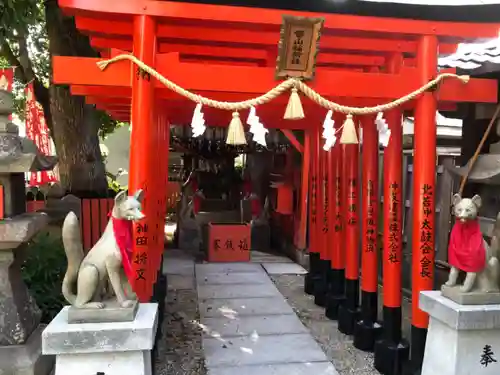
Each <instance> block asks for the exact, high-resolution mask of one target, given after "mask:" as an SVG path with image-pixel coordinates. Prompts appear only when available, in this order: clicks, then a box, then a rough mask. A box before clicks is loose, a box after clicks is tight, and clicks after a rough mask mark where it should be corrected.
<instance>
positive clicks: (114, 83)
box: [53, 0, 500, 121]
mask: <svg viewBox="0 0 500 375" xmlns="http://www.w3.org/2000/svg"><path fill="white" fill-rule="evenodd" d="M58 2H59V5H60V7H61V8H62V9H63V11H64V12H65V13H66V14H68V15H72V16H75V21H76V26H77V28H78V29H79V30H80V31H81V32H82V33H84V34H86V35H88V36H89V37H90V42H91V45H92V46H93V47H94V48H95V49H96V50H98V51H99V52H100V53H101V56H102V57H103V58H107V57H110V56H113V55H117V54H122V53H128V52H131V51H132V49H133V40H132V39H133V32H134V24H133V17H134V15H149V16H154V17H155V18H156V21H157V29H156V37H157V42H158V46H157V51H158V55H157V56H158V57H157V59H156V60H157V61H156V64H157V66H156V68H157V70H158V71H159V72H160V73H161V74H163V75H165V76H166V77H167V76H168V78H169V79H172V80H173V81H174V82H176V83H177V84H179V85H181V86H182V87H184V88H186V89H190V90H193V91H194V92H196V93H199V94H200V95H203V93H204V92H205V93H206V95H207V96H209V97H211V98H213V99H216V100H227V101H238V100H242V99H243V98H244V99H247V98H248V97H252V96H255V95H256V94H257V93H258V94H261V93H263V92H266V91H267V90H269V89H270V88H271V87H273V86H275V85H276V81H275V79H274V67H275V65H276V57H277V53H278V43H279V41H280V29H281V25H282V22H283V15H291V16H305V17H321V18H323V19H324V26H323V30H322V33H321V38H320V40H319V53H318V55H317V60H316V66H317V70H318V71H317V79H315V80H314V87H315V89H318V90H319V91H320V92H322V94H323V95H325V96H326V97H331V98H335V96H332V95H334V94H335V95H337V94H338V96H337V98H339V97H343V98H360V97H361V96H360V95H362V97H363V98H368V99H367V100H368V101H366V102H363V105H374V104H380V102H381V101H382V102H385V101H387V100H390V99H393V98H394V97H400V96H401V95H405V94H407V93H408V92H410V91H412V90H414V89H415V85H416V83H415V82H414V81H415V74H414V70H415V68H414V66H415V55H416V50H417V40H418V36H419V35H436V36H437V38H438V40H439V42H440V43H439V52H440V54H441V55H450V54H452V53H454V52H455V51H456V47H457V44H458V43H464V42H470V41H477V40H478V39H480V40H483V39H491V38H495V37H497V36H498V33H499V30H500V17H498V18H499V20H494V19H492V18H491V17H490V18H489V19H488V18H484V19H483V18H481V17H479V18H481V20H485V21H498V22H489V23H488V22H483V23H472V22H462V21H473V20H474V21H478V20H479V18H477V17H476V18H471V19H467V20H465V19H463V17H462V18H460V17H458V18H457V17H455V18H454V21H453V22H437V21H436V20H429V19H431V18H429V19H427V20H426V19H420V20H415V19H404V18H391V17H384V18H383V19H381V18H378V17H374V16H373V15H374V14H375V15H382V13H383V12H381V11H380V9H382V8H380V7H378V8H376V9H379V10H378V11H373V12H371V11H370V12H368V10H375V8H372V6H374V5H373V4H372V5H369V6H368V5H367V6H365V8H363V9H364V10H363V9H362V8H357V9H358V12H357V13H356V12H354V10H353V9H354V8H352V9H351V8H349V9H347V8H342V9H341V7H340V8H336V7H333V8H332V7H331V6H328V4H327V3H328V1H326V0H325V1H311V0H301V1H295V2H292V1H287V2H286V3H285V2H283V1H281V2H280V1H273V0H269V1H261V0H258V1H252V5H260V6H261V8H253V7H243V6H244V5H248V3H249V1H238V0H235V1H222V0H221V1H217V0H215V1H212V3H219V5H217V4H215V5H214V4H200V3H196V4H195V3H186V2H179V1H157V0H126V1H123V0H107V1H103V0H58ZM329 2H330V3H334V4H337V2H332V1H330V0H329ZM346 3H352V2H346ZM221 4H226V5H221ZM227 4H233V5H238V6H231V5H227ZM305 5H308V6H307V7H306V6H305ZM395 6H396V5H395ZM271 7H272V8H281V9H270V8H271ZM325 7H326V8H325ZM391 7H392V5H391V6H388V5H387V4H385V5H384V8H385V9H386V10H387V9H389V8H391ZM408 9H409V8H408ZM436 9H437V8H436ZM311 11H316V13H314V12H311ZM318 12H319V13H318ZM405 12H406V13H404V12H403V13H401V15H400V16H401V17H403V16H405V15H406V16H408V17H409V16H411V12H408V11H407V10H406V11H405ZM353 13H356V14H353ZM452 13H453V11H452V12H451V13H450V12H448V13H447V14H452ZM486 13H491V12H486ZM360 14H361V15H360ZM365 14H371V15H372V16H367V15H365ZM390 14H392V15H395V13H394V14H393V13H390V12H386V15H390ZM434 16H435V15H434ZM441 18H442V17H441ZM450 20H452V18H448V21H450ZM458 21H460V22H458ZM391 53H401V54H402V55H403V57H404V67H405V68H406V70H404V71H403V72H401V75H400V76H391V75H388V74H383V76H385V77H382V75H377V72H381V71H383V69H384V67H385V64H386V58H387V56H388V55H389V54H391ZM174 55H175V56H174ZM221 65H222V66H221ZM69 66H71V67H72V68H71V69H68V67H69ZM53 67H54V77H55V79H56V80H57V81H58V83H64V84H69V85H71V90H72V93H73V94H76V95H83V96H85V97H86V101H87V102H88V103H89V104H96V105H98V106H99V107H100V108H102V109H104V110H107V111H108V112H110V113H113V115H114V116H115V117H117V118H123V119H128V117H129V114H130V90H131V88H130V78H129V76H130V70H129V67H128V65H127V64H117V66H114V67H113V68H112V69H113V70H112V73H109V72H104V73H102V72H100V71H99V70H97V67H96V65H95V61H90V60H89V59H84V58H81V59H78V58H74V57H55V58H54V61H53ZM360 72H361V73H362V74H357V75H356V74H355V73H360ZM368 72H369V73H368ZM365 73H366V74H365ZM222 76H224V77H225V78H226V79H224V80H221V79H220V77H222ZM236 77H237V79H236ZM236 82H237V84H236ZM325 85H326V86H325ZM458 85H459V84H458V83H457V82H448V83H446V84H445V86H443V94H442V96H441V99H442V100H443V103H442V105H443V106H444V108H447V107H448V106H449V105H450V104H453V103H454V102H455V101H460V100H465V101H468V100H472V99H473V98H475V99H474V100H480V101H489V100H490V99H489V97H488V95H486V93H488V92H489V91H490V90H492V89H493V88H492V87H490V86H491V85H490V84H489V83H488V82H479V81H478V82H476V83H474V82H471V83H470V84H469V85H468V89H467V91H464V90H463V89H462V88H460V87H458ZM485 85H486V86H485ZM488 85H489V86H488ZM455 86H457V87H455ZM446 87H447V88H446ZM457 90H461V91H460V94H454V93H455V92H458V91H457ZM495 90H496V85H495ZM167 91H168V90H166V89H164V88H163V87H161V86H160V85H157V92H158V95H159V97H161V98H163V99H165V100H167V101H168V102H169V105H170V106H171V107H172V108H173V109H175V113H176V115H178V117H179V119H182V120H183V121H186V120H185V119H190V118H191V115H192V108H190V106H186V102H185V101H184V102H183V101H180V100H178V99H176V98H173V97H172V95H171V93H170V92H167ZM361 92H362V94H361ZM477 98H479V99H477ZM280 99H283V100H280ZM284 100H286V98H278V100H276V101H274V104H273V106H279V107H281V106H283V105H286V103H284V102H283V101H284ZM355 103H356V105H360V104H359V103H361V102H359V100H358V101H355ZM344 104H348V103H347V102H346V103H344ZM444 108H440V109H444ZM268 110H269V116H270V117H271V116H272V114H273V113H274V112H276V110H275V109H274V108H273V107H272V106H271V107H269V108H268ZM306 110H307V108H306ZM262 111H263V110H261V112H262ZM313 111H314V112H315V113H316V112H317V113H318V116H319V117H321V116H323V114H321V116H320V115H319V111H315V110H314V109H312V108H311V109H310V110H309V112H310V113H311V112H313ZM173 112H174V111H173ZM219 112H220V111H219ZM206 113H207V117H210V112H209V111H208V110H207V112H206ZM214 116H215V114H214ZM263 116H264V115H263ZM309 116H310V115H309ZM319 117H318V121H322V120H321V119H320V118H319ZM212 118H213V119H217V121H218V120H219V118H220V116H219V117H212ZM308 120H310V121H313V119H312V118H311V117H308Z"/></svg>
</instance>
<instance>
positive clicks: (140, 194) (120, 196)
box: [115, 189, 144, 202]
mask: <svg viewBox="0 0 500 375" xmlns="http://www.w3.org/2000/svg"><path fill="white" fill-rule="evenodd" d="M133 198H134V199H135V200H137V201H138V202H142V200H143V199H144V190H142V189H139V190H137V191H136V192H135V194H134V195H133ZM124 199H127V191H125V190H123V191H120V192H119V193H118V194H117V195H116V197H115V202H120V201H122V200H124Z"/></svg>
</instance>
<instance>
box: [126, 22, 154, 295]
mask: <svg viewBox="0 0 500 375" xmlns="http://www.w3.org/2000/svg"><path fill="white" fill-rule="evenodd" d="M133 52H134V55H135V56H136V57H137V58H138V59H139V60H141V61H143V62H144V63H145V64H147V65H149V66H151V67H154V66H155V57H156V21H155V19H154V18H153V17H151V16H145V15H140V16H135V17H134V34H133ZM131 74H132V115H131V118H132V124H131V126H132V133H131V135H130V139H131V141H130V168H129V193H130V194H133V193H135V191H136V190H137V189H143V190H144V192H145V201H144V203H143V211H144V214H145V215H146V218H145V219H144V220H142V221H141V222H140V223H138V224H136V225H135V228H134V234H133V239H134V244H133V256H132V268H133V270H134V277H135V280H131V283H132V286H133V288H134V291H135V292H136V294H137V297H138V298H139V300H140V301H141V302H147V301H148V300H149V298H150V297H151V294H152V290H151V287H152V284H153V282H152V280H148V278H150V277H153V275H151V274H150V272H149V270H150V269H151V268H152V267H151V266H150V263H151V261H152V259H150V258H152V257H151V256H150V255H151V254H149V249H150V245H151V244H152V243H153V241H154V239H153V237H152V233H150V232H151V230H152V229H153V226H154V224H153V221H154V215H153V207H152V206H153V205H154V203H155V202H153V201H151V199H150V192H149V191H148V190H150V189H154V186H152V185H153V181H155V172H157V171H156V170H155V165H154V158H156V157H157V155H154V153H153V152H151V147H152V146H153V145H154V138H155V126H156V123H157V117H156V116H155V109H154V104H155V97H154V96H155V95H154V82H153V81H152V80H151V77H149V76H148V75H147V74H142V72H141V71H139V70H137V71H136V70H135V69H134V71H132V72H131ZM150 237H151V238H150ZM139 255H140V257H139ZM144 255H145V256H144ZM135 259H141V262H136V261H135Z"/></svg>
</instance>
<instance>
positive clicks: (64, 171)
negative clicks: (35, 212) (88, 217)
mask: <svg viewBox="0 0 500 375" xmlns="http://www.w3.org/2000/svg"><path fill="white" fill-rule="evenodd" d="M45 16H46V24H47V34H48V37H49V52H50V55H51V56H96V53H95V52H94V51H93V50H92V48H91V47H90V43H89V41H88V38H87V37H85V36H83V35H81V34H80V33H79V32H78V30H77V29H76V26H75V22H74V19H73V18H69V17H65V16H64V15H63V14H62V12H61V9H60V8H59V7H58V5H57V1H56V0H48V1H46V2H45ZM49 102H50V104H49V108H50V115H51V130H52V136H53V138H54V143H55V146H56V152H57V156H58V157H59V172H60V177H61V185H62V187H63V189H65V190H66V191H68V192H71V193H74V194H77V195H87V194H88V193H89V192H92V193H94V194H99V195H103V194H106V193H107V190H108V184H107V180H106V174H105V167H104V163H103V159H102V156H101V151H100V147H99V137H98V130H99V123H98V121H97V113H96V111H95V109H94V107H93V106H90V105H87V104H85V100H84V98H83V97H80V96H72V95H71V92H70V89H69V87H67V86H63V85H54V84H51V86H50V88H49Z"/></svg>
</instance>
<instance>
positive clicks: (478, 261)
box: [444, 194, 499, 293]
mask: <svg viewBox="0 0 500 375" xmlns="http://www.w3.org/2000/svg"><path fill="white" fill-rule="evenodd" d="M480 207H481V197H480V196H479V195H475V196H474V197H472V199H470V198H462V197H461V196H460V195H459V194H455V195H454V196H453V213H454V215H455V217H456V222H455V225H454V227H453V229H452V232H451V236H450V244H449V247H448V261H449V263H450V265H451V270H450V274H449V277H448V281H447V282H446V283H445V284H444V287H454V286H456V285H457V278H458V274H459V271H464V272H465V273H466V276H465V281H464V283H463V285H462V286H460V292H462V293H468V292H484V293H491V292H498V291H499V262H498V254H497V251H498V236H497V231H496V230H495V232H494V234H493V237H492V241H491V245H488V243H487V242H486V241H485V240H484V239H483V236H482V233H481V230H480V227H479V222H478V219H477V215H478V211H479V208H480ZM497 225H498V218H497V224H496V226H497Z"/></svg>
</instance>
